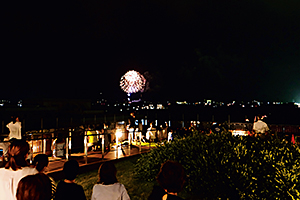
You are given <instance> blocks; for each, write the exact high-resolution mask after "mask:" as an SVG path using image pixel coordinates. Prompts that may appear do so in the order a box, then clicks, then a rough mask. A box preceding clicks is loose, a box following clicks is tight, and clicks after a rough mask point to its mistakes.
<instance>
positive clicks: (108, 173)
mask: <svg viewBox="0 0 300 200" xmlns="http://www.w3.org/2000/svg"><path fill="white" fill-rule="evenodd" d="M116 175H117V169H116V167H115V165H114V164H113V163H111V162H104V163H102V164H101V166H100V167H99V171H98V181H97V184H95V185H94V187H93V194H92V200H102V199H103V200H116V199H122V200H130V197H129V196H128V194H127V191H126V188H125V187H124V185H123V184H121V183H119V182H118V179H117V177H116Z"/></svg>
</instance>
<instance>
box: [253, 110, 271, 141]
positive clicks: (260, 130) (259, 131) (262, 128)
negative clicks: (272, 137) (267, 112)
mask: <svg viewBox="0 0 300 200" xmlns="http://www.w3.org/2000/svg"><path fill="white" fill-rule="evenodd" d="M253 131H254V132H255V136H260V137H262V138H265V136H266V133H267V132H268V131H269V127H268V125H267V124H266V123H265V122H263V121H262V116H261V115H258V116H257V121H256V122H254V124H253Z"/></svg>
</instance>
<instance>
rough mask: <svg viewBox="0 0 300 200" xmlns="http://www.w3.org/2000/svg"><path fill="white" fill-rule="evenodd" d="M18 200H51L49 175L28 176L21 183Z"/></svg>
mask: <svg viewBox="0 0 300 200" xmlns="http://www.w3.org/2000/svg"><path fill="white" fill-rule="evenodd" d="M16 197H17V200H50V199H51V182H50V179H49V177H48V176H47V175H45V174H43V173H38V174H35V175H28V176H25V177H24V178H22V179H21V180H20V181H19V184H18V189H17V195H16Z"/></svg>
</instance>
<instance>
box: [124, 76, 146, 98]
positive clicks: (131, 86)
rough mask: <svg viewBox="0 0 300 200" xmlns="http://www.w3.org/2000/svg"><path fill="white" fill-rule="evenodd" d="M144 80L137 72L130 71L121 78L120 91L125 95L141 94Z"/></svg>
mask: <svg viewBox="0 0 300 200" xmlns="http://www.w3.org/2000/svg"><path fill="white" fill-rule="evenodd" d="M145 83H146V79H145V78H144V76H143V75H141V74H140V73H139V72H137V71H134V70H130V71H128V72H126V74H124V75H123V76H122V77H121V81H120V86H121V89H122V90H123V91H124V92H126V93H127V94H132V93H137V92H139V91H141V92H143V91H144V87H145Z"/></svg>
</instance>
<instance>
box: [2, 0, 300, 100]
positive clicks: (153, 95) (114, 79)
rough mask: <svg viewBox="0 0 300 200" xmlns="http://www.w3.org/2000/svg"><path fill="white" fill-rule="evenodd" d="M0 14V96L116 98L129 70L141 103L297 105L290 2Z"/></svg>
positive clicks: (142, 4) (294, 10) (299, 48)
mask: <svg viewBox="0 0 300 200" xmlns="http://www.w3.org/2000/svg"><path fill="white" fill-rule="evenodd" d="M4 10H5V12H4V18H3V20H2V21H3V22H4V23H3V26H2V28H1V29H2V31H1V32H2V37H1V38H2V39H1V43H2V44H1V47H2V48H1V49H2V54H1V58H2V67H1V68H2V70H1V73H0V76H1V89H0V91H1V93H0V95H1V96H2V97H1V98H2V99H5V98H26V97H63V98H66V97H70V98H82V97H95V96H97V95H98V94H99V93H100V92H103V93H104V94H105V95H106V96H107V97H108V98H111V99H122V98H125V97H126V94H125V93H124V92H122V91H121V89H120V87H119V80H120V77H121V76H122V75H123V74H124V73H125V72H126V71H127V70H130V69H135V70H138V71H139V72H140V73H142V74H143V73H146V74H147V77H148V80H150V81H149V89H148V90H147V91H146V92H145V93H144V94H143V95H144V98H146V99H161V100H167V99H170V100H171V99H181V100H189V99H191V100H202V99H210V98H212V99H216V100H224V101H225V100H248V99H249V100H253V99H257V100H261V101H273V100H280V101H293V100H295V101H299V102H300V78H299V74H300V39H299V36H300V12H299V10H300V2H299V1H298V0H293V1H292V0H289V1H282V0H272V1H269V0H252V1H240V0H239V1H234V0H229V1H216V0H212V1H201V0H185V1H182V0H172V1H165V0H152V1H135V0H126V1H124V0H118V1H111V0H106V1H99V0H92V1H83V0H78V1H60V2H34V3H33V2H30V3H28V2H26V3H22V4H17V3H15V4H10V5H7V6H6V7H4ZM3 33H4V34H3ZM149 77H150V78H149Z"/></svg>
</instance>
